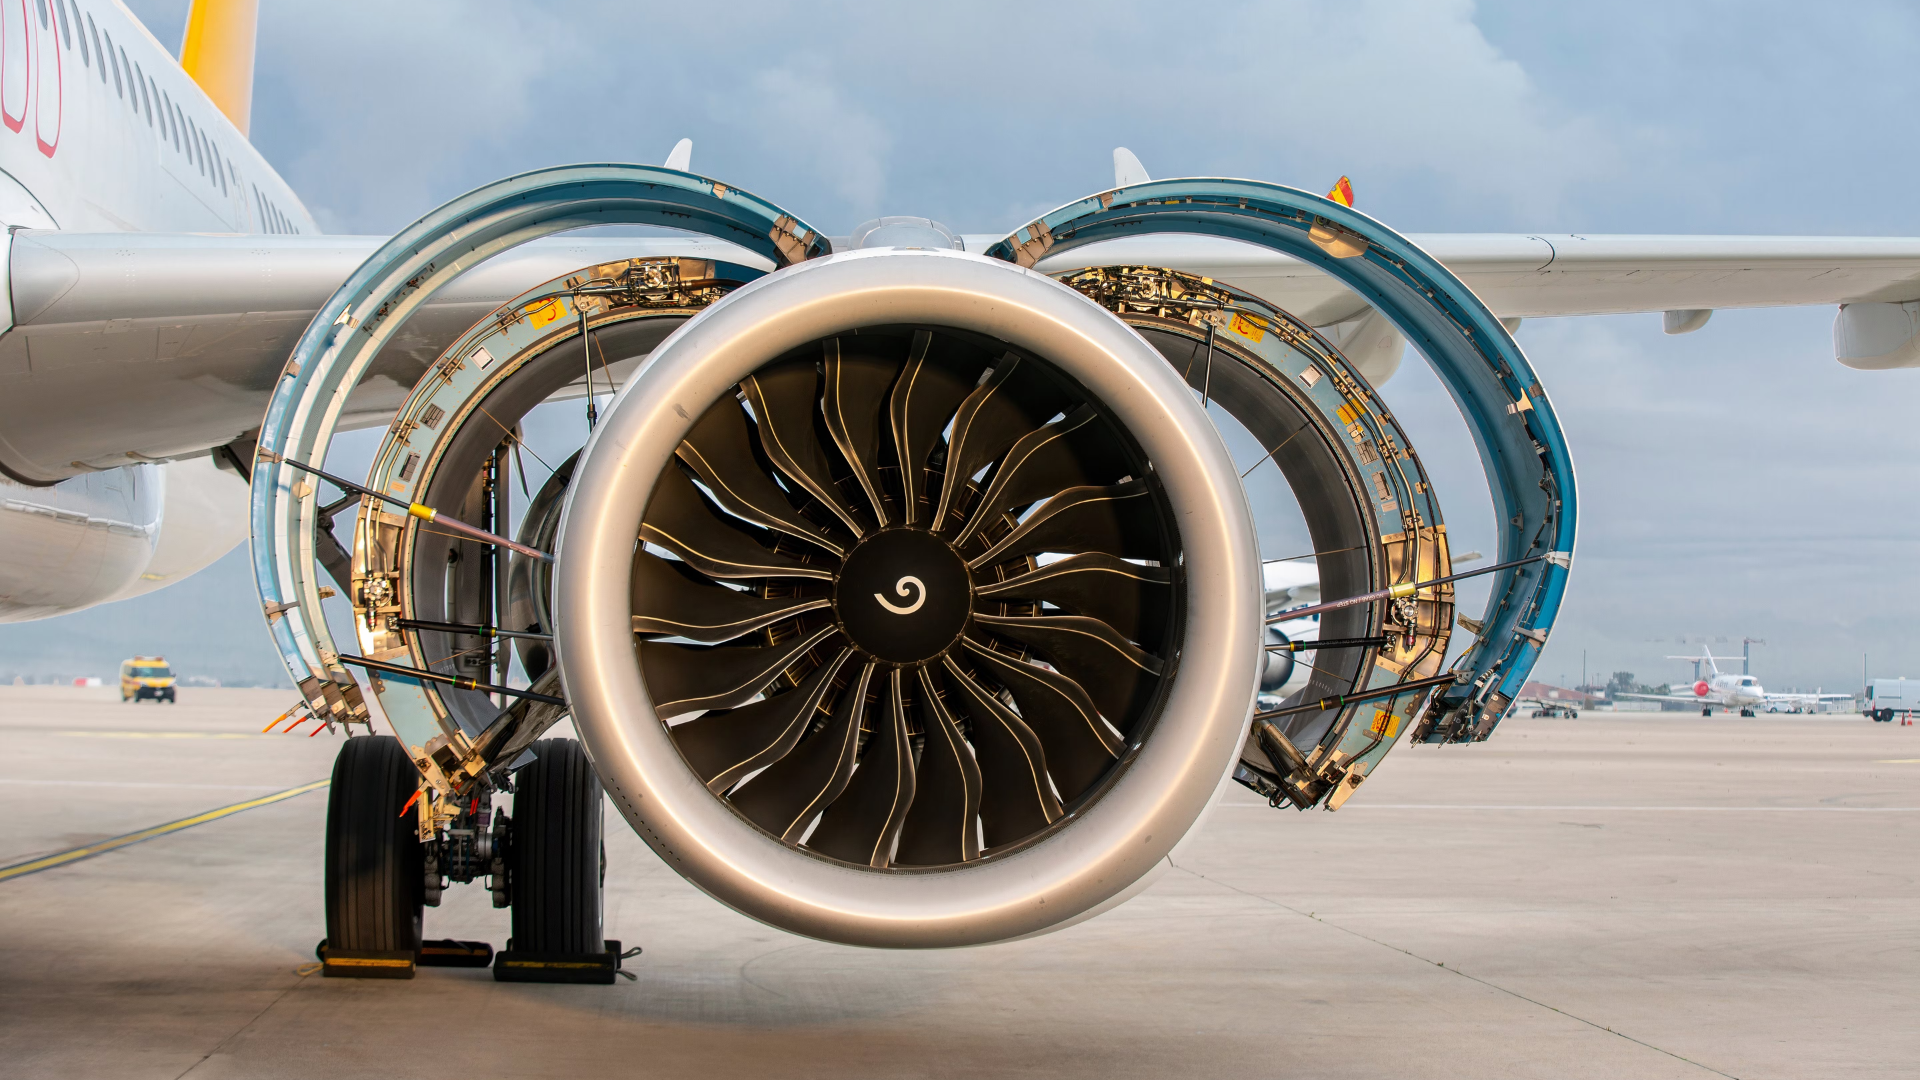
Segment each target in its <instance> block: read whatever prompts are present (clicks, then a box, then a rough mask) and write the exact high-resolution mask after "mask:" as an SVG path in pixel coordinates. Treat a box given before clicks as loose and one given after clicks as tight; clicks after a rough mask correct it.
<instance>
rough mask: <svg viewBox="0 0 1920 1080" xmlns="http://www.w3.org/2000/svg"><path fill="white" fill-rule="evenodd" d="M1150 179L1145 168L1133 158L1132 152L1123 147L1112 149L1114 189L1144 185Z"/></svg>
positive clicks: (1138, 160)
mask: <svg viewBox="0 0 1920 1080" xmlns="http://www.w3.org/2000/svg"><path fill="white" fill-rule="evenodd" d="M1152 179H1153V178H1152V177H1151V176H1148V175H1147V167H1146V166H1145V165H1142V164H1140V159H1139V158H1138V157H1136V156H1134V153H1133V151H1131V150H1129V149H1127V148H1126V147H1124V146H1116V147H1114V148H1113V186H1114V187H1117V188H1123V187H1132V186H1133V185H1135V184H1145V183H1147V182H1149V181H1151V180H1152Z"/></svg>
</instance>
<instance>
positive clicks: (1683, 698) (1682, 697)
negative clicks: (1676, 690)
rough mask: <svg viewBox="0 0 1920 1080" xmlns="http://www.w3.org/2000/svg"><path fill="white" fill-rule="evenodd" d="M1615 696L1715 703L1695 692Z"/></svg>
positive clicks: (1688, 702)
mask: <svg viewBox="0 0 1920 1080" xmlns="http://www.w3.org/2000/svg"><path fill="white" fill-rule="evenodd" d="M1613 696H1614V697H1623V698H1633V699H1634V700H1636V701H1678V702H1680V703H1681V704H1683V705H1709V704H1713V703H1712V702H1711V701H1709V700H1708V699H1706V698H1703V697H1699V696H1697V695H1694V694H1615V695H1613Z"/></svg>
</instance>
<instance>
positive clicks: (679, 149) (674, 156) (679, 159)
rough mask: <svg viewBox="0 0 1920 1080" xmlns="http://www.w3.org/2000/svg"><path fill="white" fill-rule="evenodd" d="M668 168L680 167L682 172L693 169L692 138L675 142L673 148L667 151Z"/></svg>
mask: <svg viewBox="0 0 1920 1080" xmlns="http://www.w3.org/2000/svg"><path fill="white" fill-rule="evenodd" d="M667 168H669V169H678V170H680V171H681V172H692V171H693V140H692V139H681V140H680V141H679V142H677V143H674V144H673V149H672V150H671V151H669V152H668V153H667Z"/></svg>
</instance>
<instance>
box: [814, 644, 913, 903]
mask: <svg viewBox="0 0 1920 1080" xmlns="http://www.w3.org/2000/svg"><path fill="white" fill-rule="evenodd" d="M902 689H903V688H902V686H901V672H900V669H899V668H894V669H893V670H892V671H891V672H890V673H889V674H888V678H887V682H886V685H885V686H884V687H883V688H882V690H881V696H880V716H879V717H878V721H879V722H878V723H875V724H874V725H873V734H872V735H871V736H870V737H869V738H868V739H867V746H866V751H865V753H863V754H861V756H860V767H859V768H858V769H855V770H854V773H853V780H852V781H851V782H849V783H848V784H847V790H846V791H844V792H842V793H841V795H840V797H839V798H838V799H835V800H834V801H833V803H832V805H830V806H828V807H827V812H826V813H825V814H824V815H822V816H821V818H820V825H819V827H818V828H816V829H814V830H813V835H812V836H810V837H808V838H807V846H808V847H810V848H812V849H813V850H815V851H818V852H820V853H821V854H823V855H828V856H831V857H833V858H836V859H840V860H843V861H845V862H851V863H863V864H865V865H867V866H874V867H885V866H888V865H891V863H892V858H893V845H894V841H895V840H897V839H899V837H900V828H901V826H902V825H904V824H905V823H906V820H907V810H908V808H910V807H911V806H912V805H913V794H914V778H913V744H912V743H910V742H908V741H907V712H906V704H905V702H904V701H903V700H902Z"/></svg>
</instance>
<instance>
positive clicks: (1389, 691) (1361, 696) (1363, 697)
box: [340, 656, 1454, 720]
mask: <svg viewBox="0 0 1920 1080" xmlns="http://www.w3.org/2000/svg"><path fill="white" fill-rule="evenodd" d="M340 659H342V660H345V659H346V657H344V656H343V657H341V658H340ZM1453 681H1454V677H1453V675H1451V674H1447V675H1435V676H1433V677H1431V678H1426V679H1409V680H1407V681H1406V682H1403V683H1400V684H1399V685H1397V686H1383V687H1381V688H1380V689H1378V690H1363V691H1361V692H1360V693H1358V694H1336V695H1334V696H1333V697H1326V698H1321V699H1320V700H1319V701H1309V702H1306V703H1305V704H1301V705H1292V706H1288V707H1287V708H1284V709H1268V710H1267V711H1266V712H1257V713H1254V714H1253V718H1254V719H1255V720H1271V719H1273V718H1274V717H1276V716H1292V715H1293V714H1294V713H1303V712H1315V711H1319V710H1323V709H1338V708H1340V707H1341V706H1342V705H1346V704H1347V703H1349V702H1354V701H1372V700H1373V699H1375V698H1383V697H1395V696H1397V695H1400V694H1406V693H1411V692H1413V691H1415V690H1425V689H1427V688H1428V687H1432V686H1440V685H1443V684H1445V683H1450V682H1453Z"/></svg>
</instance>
